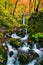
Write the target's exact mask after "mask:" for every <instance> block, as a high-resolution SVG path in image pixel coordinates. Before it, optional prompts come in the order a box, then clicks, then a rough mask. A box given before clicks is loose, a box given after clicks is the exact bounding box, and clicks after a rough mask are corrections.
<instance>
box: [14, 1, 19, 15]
mask: <svg viewBox="0 0 43 65" xmlns="http://www.w3.org/2000/svg"><path fill="white" fill-rule="evenodd" d="M17 3H18V0H17V1H16V3H15V7H14V10H13V16H14V13H15V10H16V7H17Z"/></svg>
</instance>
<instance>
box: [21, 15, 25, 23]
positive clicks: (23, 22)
mask: <svg viewBox="0 0 43 65" xmlns="http://www.w3.org/2000/svg"><path fill="white" fill-rule="evenodd" d="M25 16H26V14H23V17H22V18H23V24H25Z"/></svg>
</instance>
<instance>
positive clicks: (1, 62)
mask: <svg viewBox="0 0 43 65" xmlns="http://www.w3.org/2000/svg"><path fill="white" fill-rule="evenodd" d="M6 62H7V51H5V49H4V48H3V47H0V65H6Z"/></svg>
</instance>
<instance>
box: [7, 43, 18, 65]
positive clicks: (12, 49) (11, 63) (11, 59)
mask: <svg viewBox="0 0 43 65" xmlns="http://www.w3.org/2000/svg"><path fill="white" fill-rule="evenodd" d="M7 46H8V60H7V65H14V64H13V63H14V61H15V58H16V57H17V53H18V52H17V50H16V49H14V48H13V47H12V46H11V45H10V44H7ZM11 51H12V52H13V55H12V56H11V57H10V56H9V53H10V52H11Z"/></svg>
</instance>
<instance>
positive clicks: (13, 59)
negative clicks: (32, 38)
mask: <svg viewBox="0 0 43 65" xmlns="http://www.w3.org/2000/svg"><path fill="white" fill-rule="evenodd" d="M23 24H25V14H24V15H23ZM25 30H26V31H25V32H26V34H25V37H23V38H21V37H19V36H17V35H16V33H14V34H12V35H11V37H12V38H16V39H20V40H21V42H22V43H23V45H22V46H21V47H20V48H19V49H18V50H20V51H24V52H26V53H27V52H28V50H30V47H29V44H27V40H28V36H29V35H28V33H27V29H25ZM6 45H7V47H8V60H7V64H6V65H20V62H19V60H18V57H17V54H18V50H16V49H15V48H13V47H12V46H11V45H10V43H7V44H6ZM3 46H4V44H3ZM31 50H33V51H34V52H36V53H37V54H38V55H39V57H40V58H41V57H42V51H41V50H38V49H37V46H36V44H34V45H33V48H32V49H31ZM35 63H36V59H34V60H32V61H31V62H29V63H28V64H27V65H34V64H35Z"/></svg>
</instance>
